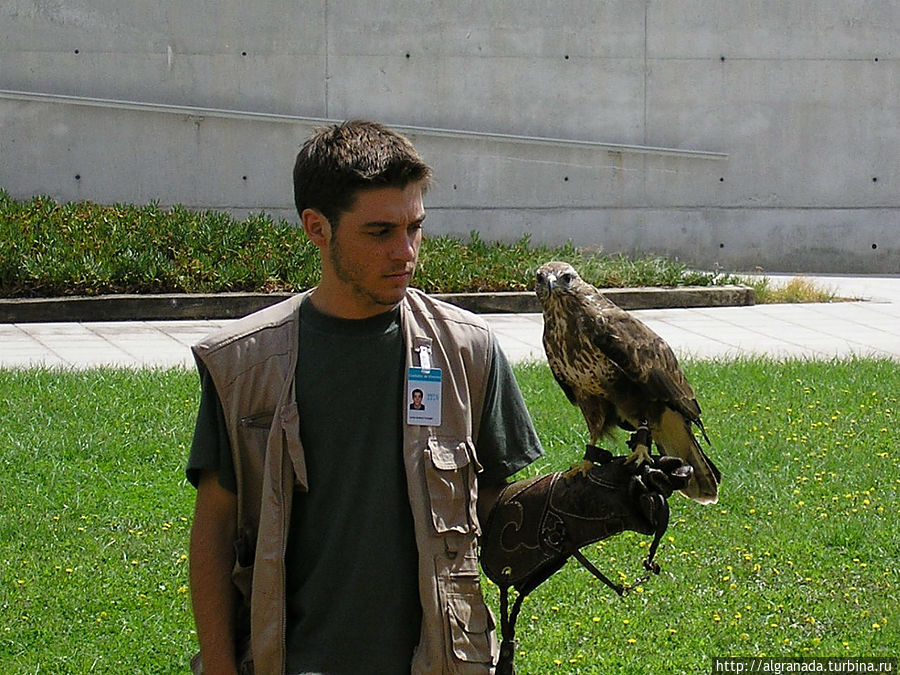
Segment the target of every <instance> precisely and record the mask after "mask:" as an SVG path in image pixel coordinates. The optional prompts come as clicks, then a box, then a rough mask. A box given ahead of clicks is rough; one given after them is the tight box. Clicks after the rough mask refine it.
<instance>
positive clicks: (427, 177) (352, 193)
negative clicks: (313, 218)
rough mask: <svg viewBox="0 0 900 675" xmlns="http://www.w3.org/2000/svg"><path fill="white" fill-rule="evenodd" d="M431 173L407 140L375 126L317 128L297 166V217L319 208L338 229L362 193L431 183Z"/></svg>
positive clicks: (354, 124)
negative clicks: (342, 217)
mask: <svg viewBox="0 0 900 675" xmlns="http://www.w3.org/2000/svg"><path fill="white" fill-rule="evenodd" d="M431 178H432V171H431V167H429V166H428V165H427V164H426V163H425V162H424V161H423V160H422V158H421V157H419V154H418V153H417V152H416V149H415V148H414V147H413V145H412V143H410V142H409V140H408V139H406V138H405V137H403V136H401V135H400V134H398V133H396V132H394V131H391V130H390V129H388V128H387V127H385V126H383V125H381V124H378V123H376V122H367V121H363V120H354V121H350V122H344V123H342V124H335V125H333V126H329V127H325V128H322V129H317V130H316V131H315V132H314V133H313V135H312V136H310V138H309V139H308V140H307V141H306V142H305V143H304V144H303V147H301V148H300V152H298V153H297V161H296V162H295V163H294V203H295V204H296V206H297V213H298V214H302V213H303V211H304V210H305V209H315V210H317V211H319V213H321V214H322V215H323V216H325V217H326V218H328V220H329V221H330V222H331V225H332V227H335V226H337V222H338V220H339V218H340V216H341V214H343V213H345V212H346V211H348V210H350V209H351V208H352V207H353V203H354V201H355V200H356V197H357V195H358V194H359V192H361V191H362V190H367V189H375V188H382V187H400V188H403V187H406V186H407V185H409V184H410V183H418V182H421V183H422V187H423V190H424V189H427V188H428V186H429V185H430V183H431Z"/></svg>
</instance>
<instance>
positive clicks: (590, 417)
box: [535, 261, 721, 504]
mask: <svg viewBox="0 0 900 675" xmlns="http://www.w3.org/2000/svg"><path fill="white" fill-rule="evenodd" d="M535 290H536V292H537V296H538V298H539V299H540V301H541V306H542V308H543V313H544V336H543V342H544V350H545V352H546V354H547V361H548V362H549V364H550V370H551V371H552V372H553V375H554V377H555V378H556V381H557V382H558V383H559V385H560V387H562V390H563V391H564V392H565V394H566V396H567V397H568V399H569V401H571V402H572V403H573V404H574V405H576V406H578V408H580V409H581V413H582V414H583V415H584V419H585V421H586V422H587V426H588V430H589V432H590V437H591V444H592V445H595V444H596V443H597V441H598V440H599V439H600V438H602V437H603V436H607V435H610V434H611V433H612V431H613V430H614V428H615V427H616V426H619V427H620V428H623V429H625V430H628V431H634V432H636V433H635V434H634V436H633V437H632V447H633V449H634V452H633V453H632V455H631V456H630V457H629V458H628V461H629V462H632V461H635V462H639V463H640V462H644V461H649V460H650V455H649V449H650V448H649V446H650V444H651V443H652V442H655V443H656V445H657V448H658V449H659V450H660V452H661V454H664V455H674V456H676V457H680V458H681V459H683V460H684V461H685V462H687V463H688V464H690V465H691V467H693V470H694V471H693V477H692V478H691V481H690V483H688V485H687V487H686V488H685V489H684V490H682V492H683V493H684V494H685V495H686V496H688V497H690V498H691V499H693V500H695V501H697V502H700V503H702V504H711V503H715V502H716V501H717V499H718V484H719V481H720V480H721V474H720V473H719V470H718V469H717V468H716V466H715V465H714V464H713V463H712V461H711V460H710V459H709V457H707V456H706V454H705V453H704V452H703V450H702V449H701V447H700V444H699V442H698V441H697V439H696V437H695V436H694V431H693V430H694V428H695V427H696V428H697V430H699V432H700V433H701V434H702V435H703V438H704V440H705V441H706V443H707V444H708V443H709V437H708V436H707V435H706V431H705V429H704V428H703V423H702V422H701V421H700V406H699V405H698V403H697V399H696V398H695V397H694V392H693V390H692V389H691V386H690V384H688V381H687V379H686V378H685V376H684V373H683V372H682V371H681V368H680V367H679V365H678V359H677V358H676V357H675V354H674V353H673V352H672V349H671V348H670V347H669V345H668V344H666V342H665V341H664V340H663V339H662V338H661V337H659V335H657V334H656V333H654V332H653V331H652V330H651V329H650V328H648V327H647V326H646V325H645V324H644V323H642V322H641V321H640V320H638V319H636V318H635V317H633V316H631V315H630V314H629V313H628V312H626V311H625V310H623V309H621V308H620V307H618V306H617V305H616V304H614V303H613V302H611V301H610V300H609V299H608V298H606V297H605V296H604V295H603V294H602V293H600V291H598V290H597V289H596V288H594V287H593V286H592V285H590V284H589V283H587V282H586V281H584V280H583V279H582V278H581V277H580V276H578V273H577V272H576V271H575V269H574V268H573V267H572V266H571V265H569V264H568V263H564V262H555V261H554V262H548V263H546V264H544V265H542V266H541V267H540V268H539V269H538V270H537V283H536V287H535ZM648 430H649V436H650V438H652V441H651V440H650V438H648V433H647V431H648ZM589 466H590V465H589V464H588V465H587V466H586V467H584V468H583V469H582V470H584V471H586V470H587V468H589Z"/></svg>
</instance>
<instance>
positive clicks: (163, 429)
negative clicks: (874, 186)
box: [0, 360, 900, 674]
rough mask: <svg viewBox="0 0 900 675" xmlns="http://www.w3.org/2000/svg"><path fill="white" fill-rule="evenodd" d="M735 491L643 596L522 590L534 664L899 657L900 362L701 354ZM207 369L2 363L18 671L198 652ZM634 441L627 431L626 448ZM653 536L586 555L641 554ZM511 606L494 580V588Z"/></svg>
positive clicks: (568, 425) (674, 543)
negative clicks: (195, 442) (197, 422)
mask: <svg viewBox="0 0 900 675" xmlns="http://www.w3.org/2000/svg"><path fill="white" fill-rule="evenodd" d="M686 370H687V371H688V375H689V377H690V378H691V380H692V382H693V384H694V388H695V389H696V391H697V392H698V394H699V397H700V402H701V405H702V406H703V409H704V418H705V420H706V423H707V427H708V430H709V431H710V436H711V437H712V440H713V444H714V448H713V449H712V451H711V452H710V454H711V456H712V457H713V459H714V460H715V461H716V463H717V464H718V466H719V467H720V468H721V469H722V472H723V474H724V482H723V484H722V492H721V498H720V502H719V503H718V504H717V505H715V506H709V507H701V506H698V505H696V504H694V503H692V502H689V501H688V500H686V499H683V498H680V497H677V496H676V497H673V499H672V502H671V506H672V524H671V525H670V528H669V531H668V533H667V536H666V538H665V539H664V541H663V545H662V546H661V547H660V551H659V554H658V561H659V563H660V564H661V566H662V570H663V571H662V574H661V575H660V576H658V577H654V578H653V579H652V580H650V581H649V582H647V583H646V584H645V585H644V586H643V587H641V588H640V589H638V590H637V591H635V592H633V593H632V594H631V595H629V596H627V597H625V598H619V597H617V596H616V595H615V594H614V593H613V592H612V591H610V590H609V589H607V588H606V587H605V586H603V585H602V584H600V583H599V582H598V581H596V580H594V579H593V577H591V576H590V575H589V574H588V573H587V572H586V571H584V570H582V569H580V567H579V566H578V565H577V563H574V562H571V563H569V564H568V565H567V566H566V567H565V568H564V569H563V570H562V571H561V572H559V573H558V574H557V575H556V576H555V577H553V578H552V579H551V580H549V581H548V582H547V583H545V584H544V585H543V586H541V587H539V588H538V589H537V590H536V591H535V592H534V593H533V594H532V596H530V598H529V599H528V600H527V601H526V603H525V606H524V609H523V611H522V616H521V617H520V620H519V625H518V637H519V653H518V655H517V659H516V664H517V667H518V669H519V672H520V673H522V674H528V673H547V672H559V673H641V674H643V673H648V672H662V671H666V672H683V673H701V672H709V670H710V664H711V659H712V657H714V656H761V655H769V656H897V654H898V651H900V649H898V648H900V612H898V606H900V579H898V566H897V563H898V560H900V535H898V533H897V526H896V522H897V517H898V515H900V459H898V452H897V451H896V450H895V448H894V443H893V434H892V432H893V431H894V428H893V424H894V423H895V422H896V421H897V419H898V416H900V403H898V397H900V364H897V363H891V362H887V361H865V360H850V361H835V362H828V363H817V362H806V361H796V362H794V361H792V362H787V363H774V362H770V361H765V360H747V361H738V362H692V363H688V364H686ZM517 375H518V376H519V378H520V382H521V384H522V388H523V392H524V394H525V397H526V400H527V402H528V405H529V408H530V409H531V410H532V413H533V415H534V418H535V423H536V425H537V428H538V432H539V434H540V436H541V438H542V439H543V441H544V444H545V446H546V449H547V456H546V457H545V458H544V459H543V460H541V461H539V462H538V463H536V465H535V466H532V467H529V468H528V469H527V470H526V471H525V472H523V473H524V474H527V475H532V474H536V473H544V472H546V471H551V470H556V469H560V468H564V467H567V466H568V465H569V464H571V463H572V462H573V461H575V460H576V459H579V458H580V454H581V450H580V447H581V446H582V444H583V443H584V440H585V432H584V425H583V422H582V421H581V419H580V416H579V413H578V411H577V410H576V409H575V408H573V407H571V406H570V405H569V404H568V402H567V401H566V400H565V398H564V396H563V395H562V392H561V391H559V390H558V388H557V386H556V384H555V383H554V382H553V379H552V377H551V375H550V373H549V370H548V369H547V368H546V367H544V366H522V367H519V368H517ZM197 398H198V382H197V378H196V375H194V374H193V373H191V372H187V371H182V370H173V371H141V372H131V371H114V370H96V371H89V372H85V373H70V372H55V371H40V370H37V371H8V370H6V371H4V370H0V420H2V421H0V494H2V497H3V499H2V503H0V664H2V667H3V672H4V673H78V674H80V673H88V672H97V673H161V672H162V673H167V672H187V668H186V663H187V660H188V659H189V657H190V655H191V654H192V653H193V652H194V650H195V638H194V635H193V633H192V629H193V625H192V620H191V615H190V601H189V596H188V589H187V557H186V554H187V541H188V532H189V526H190V516H191V509H192V504H193V489H192V488H191V487H190V486H189V485H187V484H186V483H185V481H184V478H183V465H184V461H185V458H186V455H187V452H188V447H189V444H190V437H191V432H192V426H193V415H194V412H195V408H196V402H197ZM619 452H621V446H620V449H619ZM648 543H649V537H643V536H639V535H632V534H625V535H622V536H619V537H616V538H614V539H612V540H608V541H607V542H603V543H601V544H600V545H597V546H591V547H589V549H588V550H587V555H588V557H590V558H591V559H592V560H593V561H594V562H595V564H597V565H598V566H599V567H600V568H601V569H602V570H603V571H604V572H605V573H607V574H608V575H610V576H613V577H616V576H617V575H619V574H624V575H625V578H628V579H631V578H633V577H634V576H636V575H638V574H639V573H640V571H641V566H640V561H641V559H642V558H643V556H644V555H645V553H646V549H645V547H646V545H647V544H648ZM486 591H487V595H488V597H489V600H490V602H491V603H493V605H494V607H495V608H496V605H497V593H496V588H494V587H492V586H487V587H486Z"/></svg>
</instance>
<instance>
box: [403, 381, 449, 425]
mask: <svg viewBox="0 0 900 675" xmlns="http://www.w3.org/2000/svg"><path fill="white" fill-rule="evenodd" d="M406 407H407V411H406V423H407V424H415V425H418V426H429V427H437V426H440V425H441V369H440V368H428V369H427V370H426V369H425V368H410V369H409V373H408V375H407V378H406Z"/></svg>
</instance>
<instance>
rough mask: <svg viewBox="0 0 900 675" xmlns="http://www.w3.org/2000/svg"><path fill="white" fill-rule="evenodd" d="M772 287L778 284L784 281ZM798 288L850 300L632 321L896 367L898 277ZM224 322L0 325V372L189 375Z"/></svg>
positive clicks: (693, 341) (499, 318)
mask: <svg viewBox="0 0 900 675" xmlns="http://www.w3.org/2000/svg"><path fill="white" fill-rule="evenodd" d="M769 277H770V278H771V279H772V280H773V282H775V283H778V282H779V280H780V279H781V277H779V276H777V275H769ZM784 278H785V279H787V278H789V277H784ZM805 278H807V279H810V280H811V281H813V282H815V283H816V284H818V285H819V286H821V287H825V288H830V289H832V290H834V291H835V292H836V293H837V294H838V295H839V296H840V297H845V298H856V299H857V300H854V301H851V302H835V303H828V304H791V305H754V306H749V307H709V308H691V309H658V310H636V311H634V312H632V313H633V314H634V315H635V316H637V317H638V318H640V319H641V320H642V321H644V322H645V323H646V324H647V325H649V326H650V327H651V328H652V329H653V330H655V331H656V332H657V333H658V334H659V335H660V336H662V337H663V339H665V340H666V341H668V342H669V344H670V345H672V347H673V349H674V350H675V352H676V354H677V355H678V356H679V357H680V358H696V359H718V358H731V357H739V356H751V355H770V356H773V357H776V358H791V357H800V358H811V359H829V358H833V357H847V356H852V355H858V356H873V357H882V358H891V359H895V360H900V276H890V277H885V276H870V277H831V276H827V277H819V276H807V277H805ZM483 316H484V317H485V318H486V319H487V321H488V322H489V323H490V324H491V325H492V326H493V328H494V330H495V331H496V333H497V336H498V338H499V340H500V343H501V345H502V346H503V348H504V351H505V352H506V353H507V355H508V356H509V357H510V359H511V360H513V361H516V362H520V361H527V360H538V361H541V360H543V359H544V353H543V347H542V346H541V330H542V318H541V315H540V314H486V315H483ZM229 321H230V320H228V319H224V320H215V321H127V322H118V321H115V322H84V323H77V322H76V323H7V324H0V367H2V368H31V367H49V368H74V369H81V368H90V367H95V366H117V367H128V368H167V367H192V364H193V360H192V357H191V353H190V345H191V344H192V343H194V342H196V341H197V340H199V339H200V338H202V337H203V336H204V335H206V334H207V333H208V332H210V331H211V330H213V329H215V328H216V327H218V326H222V325H225V324H227V323H228V322H229Z"/></svg>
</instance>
